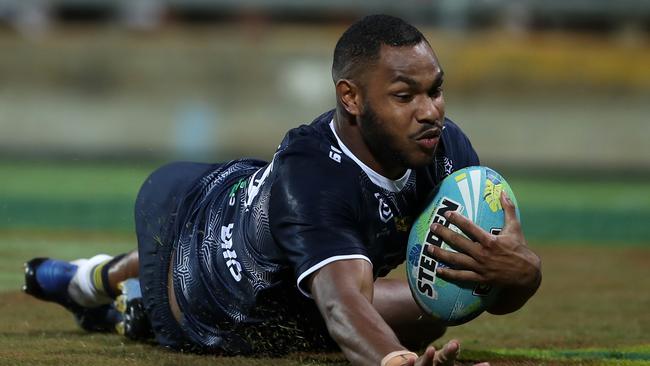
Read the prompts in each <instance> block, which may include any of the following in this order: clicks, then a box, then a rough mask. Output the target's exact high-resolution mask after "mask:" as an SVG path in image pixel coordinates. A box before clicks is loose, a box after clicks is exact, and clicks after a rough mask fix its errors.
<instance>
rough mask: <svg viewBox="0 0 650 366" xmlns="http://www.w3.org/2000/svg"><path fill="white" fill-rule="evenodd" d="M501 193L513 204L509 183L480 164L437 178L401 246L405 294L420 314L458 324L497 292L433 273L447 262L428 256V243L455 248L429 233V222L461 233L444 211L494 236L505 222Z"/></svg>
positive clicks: (491, 298) (483, 306)
mask: <svg viewBox="0 0 650 366" xmlns="http://www.w3.org/2000/svg"><path fill="white" fill-rule="evenodd" d="M501 191H505V192H506V194H507V195H508V196H509V197H510V199H511V200H512V202H513V203H514V204H515V207H518V205H517V201H516V199H515V196H514V194H513V193H512V190H511V188H510V186H509V185H508V183H507V182H506V181H505V179H503V177H502V176H501V175H499V173H497V172H495V171H494V170H492V169H490V168H487V167H480V166H475V167H469V168H465V169H461V170H459V171H457V172H455V173H453V174H452V175H450V176H448V177H447V178H445V179H444V180H443V181H442V183H441V184H440V185H439V186H438V189H437V193H436V194H435V196H434V198H433V199H432V200H431V201H430V202H429V204H428V206H427V207H426V209H425V210H424V212H422V214H420V216H419V217H418V218H417V220H416V221H415V223H414V224H413V228H412V229H411V232H410V235H409V240H408V246H407V249H406V258H407V264H406V275H407V278H408V281H409V287H410V288H411V293H412V294H413V297H414V298H415V300H416V302H417V303H418V304H419V305H420V307H421V308H422V309H423V310H424V311H425V312H427V313H429V314H431V315H432V316H433V317H435V318H438V319H440V320H441V321H443V322H445V323H447V324H448V325H458V324H462V323H465V322H467V321H469V320H471V319H474V318H475V317H477V316H478V315H479V314H481V313H482V312H483V311H484V310H485V309H486V308H487V307H488V306H489V305H490V304H491V303H492V302H493V301H494V299H495V298H496V296H498V289H496V288H491V287H490V286H487V285H480V284H476V283H467V282H450V281H445V280H444V279H442V278H440V277H437V276H436V268H438V267H442V268H445V267H450V266H449V265H447V264H445V263H442V262H437V261H436V260H435V259H434V258H433V257H431V256H430V255H429V251H428V250H427V248H428V246H429V245H435V246H438V247H440V248H442V249H444V250H449V251H455V250H454V249H453V248H451V247H450V246H449V245H447V243H445V242H444V241H443V240H442V239H441V238H438V237H437V236H436V235H435V234H434V233H432V232H431V225H432V224H433V223H438V224H440V225H444V226H447V227H449V228H450V229H451V230H454V231H456V232H458V233H461V234H462V232H461V231H460V229H458V228H457V227H456V226H454V225H453V224H451V223H450V222H448V221H447V220H446V218H445V216H444V214H445V213H446V212H447V211H456V212H458V213H461V214H462V215H463V216H465V217H466V218H468V219H469V220H470V221H472V222H474V223H475V224H476V225H478V226H479V227H481V228H482V229H483V230H485V231H486V232H488V233H492V234H498V233H499V232H501V230H502V228H503V225H504V221H505V215H504V212H503V208H502V207H501V202H500V200H499V197H500V195H501ZM517 217H519V209H518V208H517ZM463 235H465V234H463ZM476 245H480V244H478V243H476ZM451 268H453V267H451Z"/></svg>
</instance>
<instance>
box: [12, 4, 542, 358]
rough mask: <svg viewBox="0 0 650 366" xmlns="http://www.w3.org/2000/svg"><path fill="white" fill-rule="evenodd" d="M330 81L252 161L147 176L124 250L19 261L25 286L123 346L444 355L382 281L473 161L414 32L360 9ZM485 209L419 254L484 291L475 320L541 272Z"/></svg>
mask: <svg viewBox="0 0 650 366" xmlns="http://www.w3.org/2000/svg"><path fill="white" fill-rule="evenodd" d="M477 62H478V61H477ZM332 76H333V81H334V85H335V90H336V108H335V109H334V110H331V111H328V112H325V113H323V114H322V115H320V116H318V117H316V119H315V120H314V121H313V122H311V123H310V124H309V125H302V126H300V127H297V128H295V129H292V130H290V131H289V132H288V133H287V134H286V136H285V137H284V139H283V141H282V142H281V144H280V146H279V147H278V149H277V151H276V152H275V155H274V156H273V159H272V160H271V161H270V162H264V161H258V160H252V159H241V160H236V161H231V162H228V163H225V164H199V163H189V162H177V163H172V164H169V165H166V166H164V167H162V168H160V169H158V170H156V171H155V172H153V173H152V174H151V176H149V177H148V178H147V180H146V181H145V182H144V184H143V186H142V188H141V190H140V192H139V195H138V197H137V200H136V203H135V220H136V231H137V239H138V250H137V251H134V252H131V253H128V254H125V255H121V256H116V257H114V258H111V257H109V256H107V255H98V256H95V257H93V258H90V259H80V260H77V261H73V262H65V261H59V260H54V259H48V258H35V259H33V260H31V261H30V262H28V263H27V264H26V285H25V290H26V292H27V293H30V294H32V295H34V296H36V297H38V298H40V299H43V300H47V301H54V302H57V303H59V304H61V305H63V306H65V307H66V308H67V309H69V310H70V311H72V312H73V313H74V315H75V317H76V318H77V321H78V322H79V324H80V325H81V326H82V327H84V328H85V329H88V330H107V329H110V328H111V327H113V326H114V325H115V324H116V323H118V324H119V325H120V326H121V327H125V328H124V332H125V333H126V334H127V335H129V336H130V337H132V338H139V337H146V336H147V334H148V333H149V332H151V334H152V336H154V337H155V339H156V341H157V342H158V343H159V344H160V345H162V346H165V347H169V348H173V349H178V350H189V351H198V352H212V353H218V354H222V355H235V354H271V355H273V354H282V353H286V352H289V351H299V350H329V349H337V347H338V348H339V349H341V350H342V351H343V353H344V354H345V356H346V357H347V359H348V360H349V361H350V362H351V363H352V364H355V365H379V364H381V365H382V366H383V365H391V366H392V365H403V364H404V365H414V364H415V365H451V364H453V362H454V360H455V358H456V357H457V355H458V352H459V349H460V348H459V347H460V344H459V342H458V341H457V340H451V341H449V342H448V343H447V344H446V345H444V347H442V348H441V349H439V350H436V349H435V348H433V347H432V346H429V347H427V348H425V351H424V352H423V353H422V354H421V355H417V354H415V353H414V352H412V350H413V351H417V350H421V349H422V348H424V347H425V346H426V345H428V344H430V343H431V342H432V341H433V340H435V339H437V338H439V337H440V336H441V335H442V334H443V333H444V332H445V326H444V325H443V324H441V323H439V322H437V321H436V320H434V319H432V318H431V317H427V316H426V315H425V314H423V313H422V311H421V309H420V308H419V307H418V305H417V304H416V303H415V301H414V300H413V297H412V295H411V292H410V290H409V287H408V284H407V282H406V280H398V279H384V278H382V277H384V276H385V275H386V274H388V272H389V271H390V270H392V269H393V268H395V267H396V266H398V265H399V264H401V263H402V262H403V261H404V260H405V247H406V243H407V237H408V233H409V230H410V228H411V225H412V223H413V220H414V219H415V218H416V217H417V216H418V214H419V213H420V211H421V210H422V209H423V205H424V204H426V203H427V202H428V200H427V197H428V196H429V195H430V193H431V192H432V191H433V190H434V188H435V187H436V185H437V184H438V183H439V182H440V181H441V180H442V179H443V178H444V177H446V176H447V175H449V174H451V173H452V172H453V171H455V170H458V169H461V168H464V167H468V166H472V165H478V164H479V158H478V156H477V154H476V152H475V151H474V149H473V148H472V145H471V143H470V141H469V139H468V138H467V137H466V135H465V134H464V133H463V132H462V131H461V129H460V128H459V127H458V125H456V124H454V123H453V122H452V121H451V120H449V119H447V118H445V104H444V99H443V87H442V86H443V70H442V68H441V65H440V64H439V62H438V60H437V58H436V55H435V53H434V52H433V50H432V48H431V45H430V44H429V42H428V41H427V40H426V39H425V38H424V36H423V35H422V34H421V33H420V32H419V31H418V30H417V29H416V28H414V27H413V26H411V25H409V24H407V23H405V22H404V21H402V20H400V19H397V18H394V17H391V16H385V15H375V16H368V17H366V18H364V19H362V20H360V21H358V22H357V23H355V24H353V25H352V26H351V27H350V28H349V29H347V30H346V31H345V33H344V34H343V35H342V36H341V38H340V39H339V40H338V43H337V45H336V48H335V50H334V61H333V66H332ZM501 143H506V141H505V139H504V141H502V142H501ZM501 204H502V206H503V208H504V210H505V214H506V225H505V228H504V230H503V231H502V232H501V233H500V234H499V235H496V236H495V235H491V234H489V233H487V232H484V231H483V230H482V229H480V228H478V227H477V226H475V225H474V224H473V223H471V222H469V221H468V220H466V219H464V218H463V217H462V216H461V215H454V214H452V215H451V216H450V217H449V220H450V221H451V222H452V223H454V224H455V225H456V226H458V227H459V228H460V229H461V230H463V232H464V233H465V234H467V237H469V238H472V240H470V239H467V237H465V236H463V235H460V234H457V233H454V232H453V231H451V230H449V229H447V228H444V227H438V226H436V227H433V230H434V232H435V233H436V235H439V236H440V237H442V238H443V239H444V240H445V241H446V242H447V243H449V244H450V245H452V246H453V247H455V248H457V249H458V250H459V253H453V252H447V251H442V250H440V249H439V248H438V249H436V248H432V249H431V250H432V252H431V254H432V256H434V257H435V258H437V259H439V260H442V261H445V262H447V263H450V264H451V265H452V266H453V269H452V268H447V269H440V270H438V273H437V274H438V275H439V276H441V277H443V278H446V279H450V280H468V281H476V282H479V283H483V284H488V285H493V286H498V287H500V288H501V292H500V297H499V299H498V300H497V302H496V303H495V304H493V305H492V306H491V307H490V308H489V309H488V311H489V312H490V313H493V314H506V313H510V312H513V311H515V310H517V309H519V308H520V307H522V306H523V305H524V303H526V301H527V300H528V299H529V298H530V297H531V296H532V295H533V294H534V293H535V292H536V290H537V288H538V286H539V284H540V281H541V271H540V266H541V264H540V263H541V262H540V259H539V257H538V256H537V255H536V254H534V253H533V252H532V251H531V250H530V249H529V248H528V246H527V244H526V240H525V238H524V235H523V233H522V231H521V226H520V224H519V221H518V220H517V218H516V215H515V209H514V205H513V204H512V202H511V201H510V200H509V198H508V197H507V196H505V194H504V195H502V196H501ZM476 243H478V245H477V244H476ZM135 278H139V281H138V280H135ZM120 284H121V286H119V285H120ZM118 295H121V296H120V297H119V300H120V301H118V302H117V304H118V306H117V309H116V306H114V305H112V301H113V299H115V297H116V296H118ZM117 310H119V311H117ZM142 310H144V311H142ZM143 324H144V325H143Z"/></svg>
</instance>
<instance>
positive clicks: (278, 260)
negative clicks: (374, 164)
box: [173, 111, 479, 354]
mask: <svg viewBox="0 0 650 366" xmlns="http://www.w3.org/2000/svg"><path fill="white" fill-rule="evenodd" d="M332 116H333V111H329V112H327V113H325V114H323V115H321V116H319V117H318V118H316V119H315V120H314V121H313V122H312V123H311V124H310V125H303V126H300V127H298V128H295V129H293V130H290V131H289V132H288V133H287V134H286V136H285V138H284V139H283V141H282V143H281V144H280V146H279V148H278V150H277V151H276V153H275V155H274V157H273V159H272V161H271V162H268V163H266V162H263V161H259V160H251V159H243V160H237V161H232V162H230V163H227V164H224V165H222V166H220V167H219V168H218V169H216V170H215V171H213V172H211V173H210V174H208V175H206V176H205V177H203V178H202V179H201V180H200V181H199V182H198V184H197V185H196V187H194V189H193V190H192V191H191V192H188V194H187V195H186V197H185V201H184V203H183V204H184V205H188V206H187V207H189V211H187V212H188V214H187V215H186V216H185V217H183V218H179V220H178V221H177V222H180V223H181V224H180V225H179V228H178V230H177V231H178V239H177V244H176V247H175V253H174V258H175V259H174V263H173V267H174V291H175V293H176V297H177V301H178V303H179V307H180V309H181V311H182V313H183V317H184V319H183V324H182V326H183V328H184V329H185V331H186V333H187V336H188V337H189V338H190V339H191V340H192V341H193V342H195V343H197V344H198V345H200V346H201V347H205V348H208V349H214V348H218V349H220V350H222V351H225V352H226V353H235V354H236V353H248V352H258V353H259V352H263V353H274V352H277V351H278V350H279V349H282V351H293V350H301V349H305V348H308V346H309V345H310V344H318V343H321V344H322V343H328V342H329V343H331V340H329V339H327V335H326V334H327V332H326V331H324V325H323V322H322V319H320V317H319V316H318V315H317V314H318V311H317V309H316V307H315V304H314V303H313V301H312V300H311V299H309V297H308V296H309V290H308V289H307V288H305V286H303V285H304V284H303V283H302V281H299V279H304V277H305V276H306V275H307V274H309V273H310V271H313V270H314V268H319V266H321V265H323V263H327V262H328V261H330V260H332V258H334V257H337V258H338V257H343V258H365V259H367V260H369V261H370V262H371V263H372V265H373V274H374V276H375V278H376V277H380V276H384V275H386V274H387V273H388V272H389V271H390V270H391V269H393V268H395V267H396V266H398V265H399V264H400V263H402V262H403V261H404V260H405V250H406V243H407V239H408V234H409V230H410V228H411V225H412V223H413V220H414V219H415V218H416V217H417V216H418V214H419V213H420V211H421V210H422V209H423V204H425V203H426V202H427V200H426V198H427V197H428V196H429V195H430V194H431V192H432V191H433V190H434V187H435V186H436V185H437V184H438V183H439V182H440V181H441V180H442V179H443V178H444V177H445V176H447V175H449V174H450V173H451V172H453V171H455V170H458V169H461V168H464V167H467V166H471V165H478V164H479V161H478V157H477V155H476V153H475V152H474V150H473V148H472V146H471V144H470V142H469V140H468V139H467V137H466V136H465V135H464V134H463V133H462V131H460V129H459V128H458V127H457V126H456V125H455V124H453V122H451V121H449V120H447V121H446V122H445V128H444V130H443V134H442V139H441V144H440V146H439V148H438V151H437V156H436V159H435V162H434V163H433V164H432V165H431V166H428V167H426V168H422V169H418V170H414V171H411V173H410V175H409V176H408V178H407V180H406V183H405V184H404V186H403V187H402V188H401V189H400V190H393V189H387V188H386V187H382V186H380V185H377V184H375V183H374V182H373V181H372V179H371V178H370V177H369V176H368V175H367V174H366V173H365V172H364V171H363V170H362V169H361V168H360V166H359V165H357V163H355V162H354V161H353V160H352V159H351V158H350V157H349V156H347V155H346V154H345V153H344V152H343V151H344V148H343V147H341V146H340V145H339V143H338V141H337V138H336V136H335V135H334V133H333V132H332V130H331V129H330V127H329V123H330V121H331V120H332ZM301 276H302V277H301ZM301 292H302V293H301ZM304 295H307V296H304ZM297 339H300V340H301V341H296V340H297ZM282 344H284V345H285V346H286V347H288V348H284V349H283V348H282V347H280V346H279V345H282Z"/></svg>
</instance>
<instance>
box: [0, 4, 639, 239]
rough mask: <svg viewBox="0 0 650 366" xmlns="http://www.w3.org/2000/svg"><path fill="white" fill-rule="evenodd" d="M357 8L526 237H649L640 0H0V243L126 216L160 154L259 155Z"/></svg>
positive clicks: (309, 97)
mask: <svg viewBox="0 0 650 366" xmlns="http://www.w3.org/2000/svg"><path fill="white" fill-rule="evenodd" d="M372 13H388V14H392V15H396V16H399V17H402V18H404V19H406V20H408V21H410V22H412V23H413V24H415V25H416V26H418V27H419V28H420V29H421V30H422V31H423V33H425V35H426V36H427V38H428V39H429V41H430V43H431V44H432V46H433V48H434V49H435V51H436V52H437V54H438V57H439V59H440V61H441V63H442V66H443V68H444V70H445V74H446V76H445V94H446V100H447V115H448V116H449V117H450V118H451V119H453V120H454V121H456V122H457V123H459V124H460V125H461V126H462V128H463V129H464V130H465V132H466V133H467V134H468V135H469V136H470V138H471V140H472V142H473V144H474V146H475V148H476V149H477V150H478V152H479V155H480V156H481V158H482V162H483V164H485V165H489V166H491V167H494V168H496V169H497V170H499V171H501V172H502V173H504V175H505V176H506V177H508V178H509V180H510V181H511V185H512V186H513V188H514V190H515V192H516V193H517V194H518V196H519V203H520V205H521V209H522V220H523V222H524V227H525V230H526V232H527V234H528V236H529V239H531V240H532V241H534V242H539V243H546V242H567V241H569V242H586V243H612V242H615V243H650V240H649V239H650V225H648V222H650V194H649V193H648V190H649V189H650V139H649V137H650V124H648V123H647V115H649V114H650V103H649V102H648V101H649V98H648V97H649V96H650V68H649V65H650V2H648V1H641V0H638V1H637V0H618V1H609V0H544V1H542V0H521V1H515V0H474V1H470V0H437V1H424V0H403V1H399V2H397V1H388V0H377V1H373V2H369V1H361V0H346V1H340V0H327V1H326V0H311V1H300V0H276V1H272V2H271V1H261V0H237V1H235V0H166V1H163V0H121V1H116V0H110V1H109V0H0V238H2V237H4V242H5V248H8V247H9V244H6V243H14V245H19V244H17V243H19V242H24V241H25V239H24V238H25V235H35V234H38V233H48V235H50V234H53V233H79V232H110V233H113V232H119V233H131V232H132V230H133V224H132V204H133V200H134V197H135V194H136V193H137V190H138V188H139V185H140V183H141V182H142V180H143V179H144V178H145V177H146V176H147V174H148V173H149V172H150V171H151V170H152V169H153V168H155V167H156V166H157V165H159V164H162V163H164V162H166V161H170V160H179V159H188V160H198V161H206V162H216V161H223V160H227V159H230V158H234V157H240V156H254V157H259V158H264V159H268V158H270V157H271V155H272V153H273V151H274V150H275V147H276V146H277V144H278V143H279V142H280V140H281V139H282V137H283V135H284V133H285V132H286V131H287V130H288V129H290V128H292V127H294V126H297V125H299V124H301V123H307V122H309V121H311V120H312V119H313V118H314V117H315V116H317V115H318V114H320V113H321V112H323V111H325V110H327V109H329V108H332V107H333V105H334V94H333V84H332V81H331V78H330V65H331V55H332V52H333V48H334V45H335V43H336V40H337V39H338V37H339V36H340V34H341V33H342V32H343V31H344V30H345V28H346V27H347V26H348V25H349V24H351V22H353V21H354V20H356V19H358V18H360V17H362V16H364V15H367V14H372ZM0 241H1V240H0ZM132 244H133V243H131V244H130V245H132ZM1 249H2V248H0V250H1Z"/></svg>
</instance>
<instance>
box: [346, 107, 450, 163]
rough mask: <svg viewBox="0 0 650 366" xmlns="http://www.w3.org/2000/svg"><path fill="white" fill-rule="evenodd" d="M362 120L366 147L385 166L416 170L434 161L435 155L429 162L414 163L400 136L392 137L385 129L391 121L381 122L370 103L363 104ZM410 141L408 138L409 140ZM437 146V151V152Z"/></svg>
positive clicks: (362, 131)
mask: <svg viewBox="0 0 650 366" xmlns="http://www.w3.org/2000/svg"><path fill="white" fill-rule="evenodd" d="M359 119H360V120H361V121H360V122H361V125H362V126H363V127H362V128H361V136H362V137H363V140H364V142H365V143H366V146H368V149H369V150H370V152H371V153H372V155H373V156H374V157H375V159H376V160H377V161H378V162H379V163H380V164H382V165H383V166H386V164H388V166H400V167H403V168H406V169H416V168H421V167H423V166H426V165H428V164H431V163H432V162H433V160H434V156H435V153H434V154H432V155H431V157H430V159H428V160H427V161H413V160H414V159H412V158H411V157H409V154H408V153H407V151H406V149H407V146H400V142H399V141H400V139H399V137H398V136H394V135H392V134H391V133H390V132H389V131H387V129H386V128H385V127H384V126H386V125H387V124H389V123H390V121H381V120H380V119H379V117H378V116H377V113H375V110H374V109H373V108H372V107H371V106H370V103H368V101H364V102H363V113H362V114H361V115H360V116H359ZM407 140H408V138H407ZM437 148H438V147H437V146H436V150H437Z"/></svg>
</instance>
